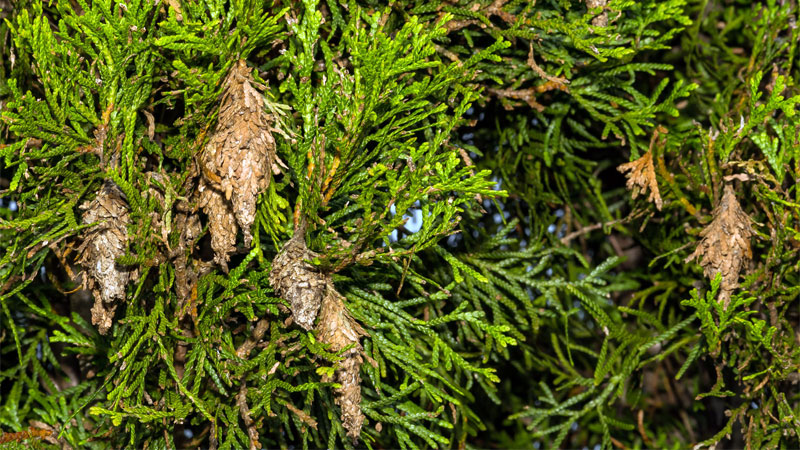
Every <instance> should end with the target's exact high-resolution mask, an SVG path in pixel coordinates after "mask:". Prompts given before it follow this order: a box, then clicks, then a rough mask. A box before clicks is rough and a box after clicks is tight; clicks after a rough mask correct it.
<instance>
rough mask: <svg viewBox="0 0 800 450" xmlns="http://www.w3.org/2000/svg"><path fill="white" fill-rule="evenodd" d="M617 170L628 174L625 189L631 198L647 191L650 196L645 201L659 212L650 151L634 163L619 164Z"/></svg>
mask: <svg viewBox="0 0 800 450" xmlns="http://www.w3.org/2000/svg"><path fill="white" fill-rule="evenodd" d="M617 170H619V171H620V172H622V173H625V172H628V173H627V174H625V176H626V177H627V178H628V182H627V183H626V185H625V187H627V188H628V190H629V191H631V192H632V193H631V198H636V197H638V196H639V194H644V193H646V192H647V190H648V189H649V190H650V196H649V197H648V198H647V200H648V201H651V202H653V203H655V205H656V208H658V210H659V211H661V206H662V202H661V194H660V193H659V191H658V183H657V182H656V171H655V168H654V167H653V152H652V151H648V152H647V153H645V154H644V155H642V156H641V157H640V158H639V159H637V160H636V161H631V162H629V163H625V164H620V165H619V167H617Z"/></svg>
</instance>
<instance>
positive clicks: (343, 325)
mask: <svg viewBox="0 0 800 450" xmlns="http://www.w3.org/2000/svg"><path fill="white" fill-rule="evenodd" d="M366 334H367V333H366V332H365V331H364V329H363V328H361V326H360V325H359V324H358V322H356V320H355V319H354V318H353V317H352V316H351V315H350V313H349V312H348V311H347V308H346V307H345V305H344V302H343V301H342V295H341V294H339V293H338V292H337V291H336V289H335V288H334V286H333V282H331V281H330V280H329V281H328V283H327V289H326V291H325V299H324V300H323V302H322V309H321V310H320V313H319V322H318V324H317V337H318V339H319V340H320V341H322V342H324V343H326V344H329V345H330V350H331V351H333V352H340V351H342V350H343V349H344V348H346V347H348V346H350V345H353V344H354V346H353V347H352V348H350V349H349V350H347V351H346V352H344V353H343V354H342V355H341V356H342V358H343V359H342V360H341V361H339V363H338V368H337V369H336V372H335V375H334V377H333V379H330V378H328V377H326V378H325V379H323V381H326V382H327V381H335V382H336V383H339V384H340V385H341V387H340V388H338V389H336V400H335V402H336V404H337V405H339V407H340V408H341V410H342V411H341V419H342V425H343V426H344V427H345V429H346V430H347V436H348V437H350V438H351V439H353V440H356V439H358V437H359V436H360V435H361V426H362V425H363V423H364V413H363V412H362V411H361V364H362V363H363V362H364V359H363V358H362V356H361V352H362V347H361V344H360V343H359V338H360V337H361V336H366Z"/></svg>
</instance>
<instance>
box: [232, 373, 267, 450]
mask: <svg viewBox="0 0 800 450" xmlns="http://www.w3.org/2000/svg"><path fill="white" fill-rule="evenodd" d="M236 405H237V406H238V407H239V414H241V416H242V420H243V421H244V425H245V426H246V427H247V436H248V437H249V438H250V450H258V449H260V448H261V443H260V442H258V430H256V426H255V424H254V423H253V418H252V417H250V408H249V407H248V406H247V384H246V383H244V382H243V383H242V387H241V388H239V393H238V394H237V395H236Z"/></svg>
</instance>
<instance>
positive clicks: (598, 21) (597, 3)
mask: <svg viewBox="0 0 800 450" xmlns="http://www.w3.org/2000/svg"><path fill="white" fill-rule="evenodd" d="M606 3H608V0H586V8H588V9H594V8H605V6H606ZM592 25H594V26H596V27H605V26H608V12H606V11H603V12H601V13H600V14H598V15H596V16H595V17H594V19H592Z"/></svg>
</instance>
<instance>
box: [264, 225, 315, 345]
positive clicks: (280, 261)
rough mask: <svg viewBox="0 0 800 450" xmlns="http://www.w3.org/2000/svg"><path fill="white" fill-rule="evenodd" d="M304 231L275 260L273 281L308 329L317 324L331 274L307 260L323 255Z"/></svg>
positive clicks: (294, 237) (295, 317)
mask: <svg viewBox="0 0 800 450" xmlns="http://www.w3.org/2000/svg"><path fill="white" fill-rule="evenodd" d="M304 234H305V233H303V232H302V231H299V232H298V231H296V232H295V235H294V236H293V237H292V238H291V239H289V241H288V242H286V244H284V246H283V248H282V249H281V251H280V252H279V253H278V255H277V256H276V257H275V259H274V260H273V262H272V271H271V272H270V274H269V282H270V285H272V286H273V287H274V288H275V290H276V292H277V293H278V295H280V296H281V297H283V298H284V299H286V300H287V301H289V305H290V306H291V310H292V319H293V320H294V321H295V322H296V323H297V324H298V325H300V326H301V327H303V328H305V329H306V330H311V329H312V328H314V319H315V318H316V317H317V311H318V310H319V307H320V304H321V303H322V298H323V296H324V295H325V285H326V283H327V280H328V277H329V276H328V275H326V274H324V273H321V272H320V271H319V270H318V269H317V268H316V267H314V266H312V265H311V264H309V263H308V262H307V261H308V260H311V259H314V258H316V257H317V256H319V255H318V254H317V253H314V252H312V251H311V250H309V249H308V247H306V242H305V237H304Z"/></svg>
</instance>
